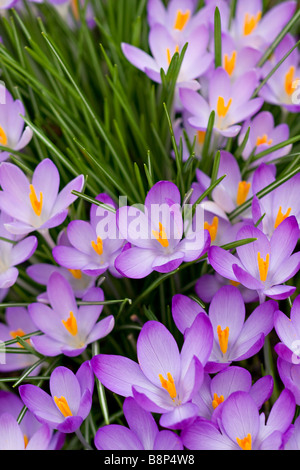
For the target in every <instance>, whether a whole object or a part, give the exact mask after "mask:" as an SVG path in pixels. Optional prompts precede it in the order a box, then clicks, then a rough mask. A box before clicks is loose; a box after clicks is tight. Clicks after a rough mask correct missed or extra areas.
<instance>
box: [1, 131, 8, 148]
mask: <svg viewBox="0 0 300 470" xmlns="http://www.w3.org/2000/svg"><path fill="white" fill-rule="evenodd" d="M0 145H3V146H5V145H7V135H6V134H5V132H4V130H3V129H2V127H1V126H0Z"/></svg>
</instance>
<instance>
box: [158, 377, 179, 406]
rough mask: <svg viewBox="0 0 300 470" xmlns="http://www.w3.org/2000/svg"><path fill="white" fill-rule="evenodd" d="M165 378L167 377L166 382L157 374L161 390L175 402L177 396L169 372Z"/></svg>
mask: <svg viewBox="0 0 300 470" xmlns="http://www.w3.org/2000/svg"><path fill="white" fill-rule="evenodd" d="M167 377H168V380H166V379H165V378H164V377H163V376H162V375H161V374H159V380H160V382H161V386H162V388H164V389H165V390H167V392H168V394H169V395H170V397H171V398H172V400H173V401H175V398H176V396H177V392H176V387H175V382H174V379H173V377H172V375H171V374H170V372H168V373H167Z"/></svg>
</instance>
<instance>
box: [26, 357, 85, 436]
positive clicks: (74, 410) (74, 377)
mask: <svg viewBox="0 0 300 470" xmlns="http://www.w3.org/2000/svg"><path fill="white" fill-rule="evenodd" d="M49 388H50V395H49V394H48V393H46V392H45V391H44V390H42V389H41V388H40V387H37V386H36V385H31V384H26V385H21V386H20V387H19V393H20V397H21V399H22V401H23V403H24V404H25V405H26V406H27V408H28V409H29V410H30V411H31V412H32V413H33V414H34V416H35V417H36V419H37V420H38V421H39V422H41V423H45V424H47V425H48V426H49V427H50V428H51V429H57V430H58V431H60V432H63V433H71V432H74V431H76V430H77V429H78V428H79V427H80V426H81V424H82V423H83V421H84V420H85V419H86V417H87V416H88V414H89V412H90V410H91V406H92V395H93V389H94V377H93V372H92V369H91V366H90V363H89V361H86V362H84V363H83V364H82V365H81V366H80V367H79V369H78V370H77V372H76V374H74V373H73V372H72V371H71V370H70V369H68V368H66V367H64V366H59V367H56V369H54V371H53V372H52V374H51V377H50V381H49Z"/></svg>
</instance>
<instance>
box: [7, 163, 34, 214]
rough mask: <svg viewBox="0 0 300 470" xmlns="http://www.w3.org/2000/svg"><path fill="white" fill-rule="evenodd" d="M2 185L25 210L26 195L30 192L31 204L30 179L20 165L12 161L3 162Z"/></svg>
mask: <svg viewBox="0 0 300 470" xmlns="http://www.w3.org/2000/svg"><path fill="white" fill-rule="evenodd" d="M0 185H1V187H2V189H3V191H4V192H7V193H8V194H10V195H12V196H13V199H14V200H17V201H18V202H20V203H21V207H22V209H23V210H24V195H25V194H28V207H29V206H30V202H29V181H28V179H27V178H26V176H25V174H24V173H23V171H22V170H20V168H19V167H17V166H16V165H13V164H12V163H6V162H5V163H2V164H1V165H0ZM16 209H17V208H16Z"/></svg>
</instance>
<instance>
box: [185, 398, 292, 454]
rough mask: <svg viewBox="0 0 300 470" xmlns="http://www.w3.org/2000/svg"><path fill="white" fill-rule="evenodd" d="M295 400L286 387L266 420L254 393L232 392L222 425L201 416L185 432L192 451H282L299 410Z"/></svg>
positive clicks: (221, 415) (225, 405) (221, 414)
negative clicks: (296, 410) (296, 412)
mask: <svg viewBox="0 0 300 470" xmlns="http://www.w3.org/2000/svg"><path fill="white" fill-rule="evenodd" d="M295 408H296V406H295V399H294V396H293V394H292V393H291V392H290V391H289V390H283V392H282V393H281V394H280V396H279V398H278V399H277V401H276V402H275V403H274V405H273V406H272V409H271V411H270V413H269V416H268V418H267V420H266V417H265V414H264V413H261V414H259V409H258V406H257V404H256V402H255V401H254V399H253V398H252V396H251V394H250V393H248V392H245V391H237V392H234V393H232V394H231V395H230V396H229V397H228V399H227V400H226V401H225V402H224V405H223V407H222V411H221V413H220V416H219V422H218V425H216V424H215V423H213V422H211V421H208V420H205V419H201V418H198V419H197V420H195V421H194V423H192V424H191V425H190V426H189V427H187V428H185V429H184V430H183V431H182V433H181V438H182V441H183V444H184V446H185V447H186V448H188V449H191V450H241V449H242V450H281V449H282V446H283V444H284V443H285V436H286V435H290V428H291V426H292V420H293V418H294V413H295Z"/></svg>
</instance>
